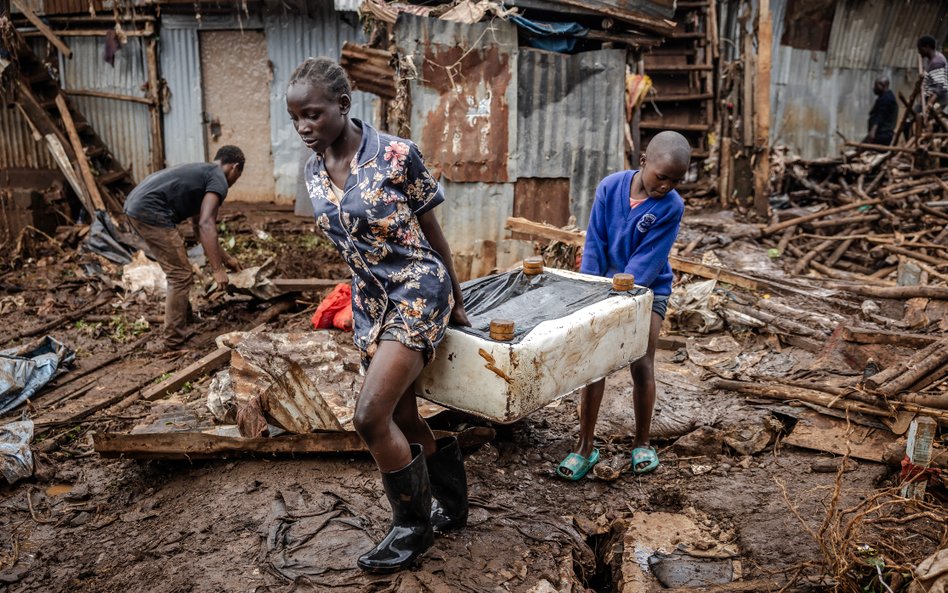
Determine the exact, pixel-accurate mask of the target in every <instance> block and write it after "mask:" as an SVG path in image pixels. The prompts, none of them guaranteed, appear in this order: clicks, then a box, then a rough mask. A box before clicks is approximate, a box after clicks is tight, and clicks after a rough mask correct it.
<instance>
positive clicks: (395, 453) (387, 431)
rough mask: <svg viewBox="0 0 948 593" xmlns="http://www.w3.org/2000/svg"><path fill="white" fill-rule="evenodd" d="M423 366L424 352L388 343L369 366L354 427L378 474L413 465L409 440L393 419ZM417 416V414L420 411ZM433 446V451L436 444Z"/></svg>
mask: <svg viewBox="0 0 948 593" xmlns="http://www.w3.org/2000/svg"><path fill="white" fill-rule="evenodd" d="M424 366H425V361H424V355H423V354H422V353H421V352H417V351H415V350H412V349H410V348H408V347H406V346H403V345H402V344H400V343H398V342H395V341H389V340H385V341H382V342H381V343H380V344H379V347H378V350H377V351H376V352H375V356H374V357H373V358H372V362H371V363H370V364H369V369H368V371H367V372H366V374H365V382H364V383H363V384H362V390H361V391H360V392H359V399H358V402H357V403H356V410H355V416H354V417H353V419H352V424H353V425H354V426H355V429H356V431H357V432H358V433H359V436H361V437H362V440H364V441H365V444H366V446H367V447H368V448H369V452H370V453H371V454H372V457H373V458H374V459H375V463H376V464H377V465H378V466H379V471H382V472H393V471H397V470H400V469H402V468H403V467H405V466H407V465H408V464H409V463H410V462H411V450H410V449H409V447H408V443H409V440H408V439H407V438H406V435H405V433H404V432H402V429H401V428H400V427H399V426H398V425H396V423H395V418H394V415H395V410H396V408H397V407H399V404H400V403H401V400H402V399H403V398H404V397H405V392H406V391H407V390H408V388H409V387H410V386H411V384H412V383H413V382H414V381H415V379H416V378H417V377H418V375H419V374H420V373H421V370H422V369H423V368H424ZM412 402H414V399H412ZM403 405H407V404H403ZM415 412H416V414H417V408H416V409H415ZM422 422H423V421H422ZM413 436H415V435H413ZM422 444H423V445H424V443H422ZM430 446H432V447H433V443H432V444H431V445H430Z"/></svg>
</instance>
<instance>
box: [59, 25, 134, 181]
mask: <svg viewBox="0 0 948 593" xmlns="http://www.w3.org/2000/svg"><path fill="white" fill-rule="evenodd" d="M63 40H64V41H65V42H66V44H67V45H69V47H70V48H72V51H73V57H72V59H71V60H63V61H62V68H63V71H62V79H63V86H64V88H66V89H67V90H68V89H88V90H96V91H104V92H108V93H115V94H121V95H134V96H138V97H144V92H143V91H142V89H141V87H142V85H143V84H145V83H146V82H148V74H147V69H146V59H145V47H144V43H143V42H142V39H141V38H140V37H129V39H128V43H127V44H126V45H125V46H124V47H122V49H121V50H120V51H118V52H116V54H115V64H114V67H113V66H112V65H110V64H108V63H106V62H105V60H104V59H103V52H104V50H105V39H104V38H99V37H64V38H63ZM72 100H73V101H74V102H75V104H76V106H77V107H78V108H79V111H81V112H82V114H83V115H84V116H85V117H86V119H87V120H89V123H91V124H92V127H93V128H94V129H95V131H96V132H97V133H98V134H99V137H100V138H102V140H103V142H105V143H106V145H107V146H108V147H109V148H110V149H111V151H112V154H113V155H114V156H115V157H116V158H117V159H118V161H119V162H120V163H121V164H122V166H124V167H127V168H128V169H129V170H130V171H131V173H132V177H133V178H134V179H135V180H136V181H141V180H142V179H143V178H144V177H145V176H147V175H148V174H149V173H152V159H151V133H152V132H151V120H150V116H149V113H148V106H147V105H143V104H141V103H132V102H129V101H117V100H115V99H103V98H98V97H73V98H72Z"/></svg>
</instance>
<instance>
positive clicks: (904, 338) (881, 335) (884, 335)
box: [840, 326, 938, 348]
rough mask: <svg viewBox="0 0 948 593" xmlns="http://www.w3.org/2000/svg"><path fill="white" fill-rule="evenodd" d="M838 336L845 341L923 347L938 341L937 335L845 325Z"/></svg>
mask: <svg viewBox="0 0 948 593" xmlns="http://www.w3.org/2000/svg"><path fill="white" fill-rule="evenodd" d="M840 336H841V337H842V338H843V339H844V340H846V341H847V342H855V343H856V344H894V345H896V346H906V347H911V348H924V347H926V346H928V345H929V344H931V343H932V342H936V341H938V337H937V336H927V335H925V334H906V333H901V332H893V331H885V330H881V329H866V328H861V327H845V326H844V327H843V328H842V330H841V332H840Z"/></svg>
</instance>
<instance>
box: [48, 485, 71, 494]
mask: <svg viewBox="0 0 948 593" xmlns="http://www.w3.org/2000/svg"><path fill="white" fill-rule="evenodd" d="M71 490H72V484H53V485H52V486H50V487H49V488H47V489H46V496H62V495H63V494H68V493H69V491H71Z"/></svg>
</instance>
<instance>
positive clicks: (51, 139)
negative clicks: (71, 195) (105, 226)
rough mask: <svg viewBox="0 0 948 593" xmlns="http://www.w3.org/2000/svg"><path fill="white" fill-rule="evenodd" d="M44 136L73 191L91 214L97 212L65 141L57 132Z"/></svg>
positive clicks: (50, 151)
mask: <svg viewBox="0 0 948 593" xmlns="http://www.w3.org/2000/svg"><path fill="white" fill-rule="evenodd" d="M44 138H45V139H46V146H47V147H48V148H49V153H50V154H51V155H53V160H55V161H56V164H57V165H59V169H60V170H61V171H62V172H63V175H65V176H66V181H68V182H69V186H70V187H72V191H74V192H76V196H77V197H78V198H79V201H80V202H82V207H83V208H85V209H86V210H88V211H89V215H90V216H91V215H92V214H94V213H95V206H93V205H92V201H91V200H90V199H89V193H88V192H87V191H86V186H85V185H83V183H82V181H81V180H80V179H79V177H78V176H77V175H76V170H75V169H73V167H72V163H70V162H69V156H68V155H67V154H66V148H65V147H64V146H63V143H62V142H60V141H59V137H58V136H56V134H46V136H44Z"/></svg>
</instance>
